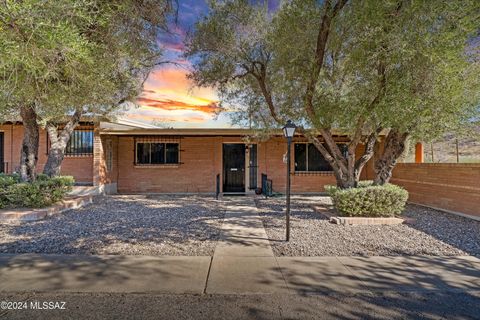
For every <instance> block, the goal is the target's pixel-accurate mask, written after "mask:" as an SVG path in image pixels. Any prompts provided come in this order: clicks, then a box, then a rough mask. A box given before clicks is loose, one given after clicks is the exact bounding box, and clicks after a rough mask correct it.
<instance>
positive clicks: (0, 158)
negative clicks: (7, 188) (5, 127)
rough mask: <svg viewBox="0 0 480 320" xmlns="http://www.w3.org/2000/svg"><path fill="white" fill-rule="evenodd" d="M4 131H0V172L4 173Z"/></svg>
mask: <svg viewBox="0 0 480 320" xmlns="http://www.w3.org/2000/svg"><path fill="white" fill-rule="evenodd" d="M3 137H4V136H3V132H0V173H4V172H5V163H4V160H5V158H4V154H3V146H4V143H3Z"/></svg>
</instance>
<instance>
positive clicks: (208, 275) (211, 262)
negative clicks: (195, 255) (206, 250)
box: [203, 253, 215, 294]
mask: <svg viewBox="0 0 480 320" xmlns="http://www.w3.org/2000/svg"><path fill="white" fill-rule="evenodd" d="M214 254H215V253H214ZM212 264H213V256H211V257H210V264H209V265H208V271H207V278H206V279H205V286H204V287H203V294H206V293H207V286H208V279H209V278H210V270H212Z"/></svg>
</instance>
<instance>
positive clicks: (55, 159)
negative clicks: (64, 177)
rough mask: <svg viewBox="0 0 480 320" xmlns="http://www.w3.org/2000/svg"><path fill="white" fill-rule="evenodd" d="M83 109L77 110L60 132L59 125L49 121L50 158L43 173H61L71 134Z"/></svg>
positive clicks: (55, 174) (50, 174)
mask: <svg viewBox="0 0 480 320" xmlns="http://www.w3.org/2000/svg"><path fill="white" fill-rule="evenodd" d="M80 116H81V111H79V110H76V111H75V113H74V114H73V116H72V118H71V119H70V120H69V121H68V122H67V124H66V125H65V127H64V128H63V130H62V131H61V132H60V134H59V133H58V130H57V125H56V124H54V123H47V133H48V138H49V139H50V149H49V151H48V159H47V163H46V164H45V167H44V168H43V173H44V174H46V175H47V176H49V177H54V176H58V175H60V171H61V169H62V162H63V159H64V158H65V148H66V147H67V144H68V141H69V140H70V136H71V135H72V132H73V130H75V127H76V126H77V125H78V123H79V121H80Z"/></svg>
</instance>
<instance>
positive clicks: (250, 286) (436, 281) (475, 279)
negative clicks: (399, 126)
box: [0, 198, 480, 295]
mask: <svg viewBox="0 0 480 320" xmlns="http://www.w3.org/2000/svg"><path fill="white" fill-rule="evenodd" d="M225 205H226V216H225V221H224V224H223V226H222V233H221V237H220V241H219V243H218V245H217V247H216V249H215V253H214V256H213V258H212V257H147V256H119V255H117V256H74V255H44V254H23V255H10V254H0V293H2V292H3V293H6V292H22V291H26V292H28V291H35V292H119V293H131V292H136V293H196V294H201V293H210V294H251V293H270V294H280V295H282V294H285V293H286V294H297V293H326V294H336V293H337V294H346V293H348V294H350V293H358V292H361V293H368V292H373V293H375V292H386V291H391V292H430V291H437V292H447V291H448V292H449V291H461V292H467V291H480V259H479V258H476V257H472V256H460V257H434V256H413V257H403V256H399V257H275V256H274V255H273V252H272V249H271V247H270V244H269V241H268V238H267V235H266V233H265V230H264V228H263V224H262V221H261V218H260V217H259V216H258V214H257V210H256V207H255V205H254V203H253V199H251V198H241V199H232V200H230V199H227V200H225ZM319 245H321V244H319Z"/></svg>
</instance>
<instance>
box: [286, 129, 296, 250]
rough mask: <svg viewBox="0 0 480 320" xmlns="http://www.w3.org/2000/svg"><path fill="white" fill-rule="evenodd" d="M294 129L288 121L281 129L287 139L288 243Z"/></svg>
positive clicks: (287, 234)
mask: <svg viewBox="0 0 480 320" xmlns="http://www.w3.org/2000/svg"><path fill="white" fill-rule="evenodd" d="M296 128H297V126H296V125H295V124H294V123H293V122H292V121H291V120H288V121H287V123H286V124H285V126H284V127H283V136H284V137H285V138H287V192H286V196H287V210H286V212H285V215H286V216H285V218H286V240H287V241H290V149H291V148H290V146H291V144H292V138H293V136H294V135H295V129H296Z"/></svg>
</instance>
